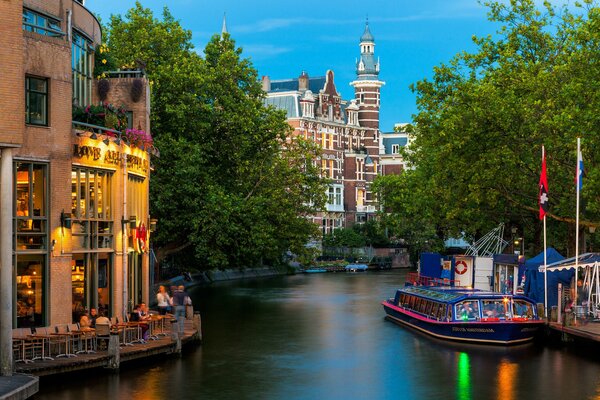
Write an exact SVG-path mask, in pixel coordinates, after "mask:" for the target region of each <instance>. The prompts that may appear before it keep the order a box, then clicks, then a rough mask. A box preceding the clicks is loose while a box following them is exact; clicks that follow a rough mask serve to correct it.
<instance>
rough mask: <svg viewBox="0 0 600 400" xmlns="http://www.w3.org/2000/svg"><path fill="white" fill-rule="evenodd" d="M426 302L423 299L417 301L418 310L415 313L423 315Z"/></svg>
mask: <svg viewBox="0 0 600 400" xmlns="http://www.w3.org/2000/svg"><path fill="white" fill-rule="evenodd" d="M426 305H427V304H426V301H425V299H419V303H418V305H417V307H418V309H417V311H419V312H420V313H423V312H424V311H425V306H426Z"/></svg>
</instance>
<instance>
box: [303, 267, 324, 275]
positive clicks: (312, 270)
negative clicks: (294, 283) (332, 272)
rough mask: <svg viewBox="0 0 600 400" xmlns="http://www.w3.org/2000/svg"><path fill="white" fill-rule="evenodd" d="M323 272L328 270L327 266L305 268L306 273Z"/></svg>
mask: <svg viewBox="0 0 600 400" xmlns="http://www.w3.org/2000/svg"><path fill="white" fill-rule="evenodd" d="M323 272H327V270H326V269H325V268H316V267H313V268H307V269H305V270H304V273H305V274H320V273H323Z"/></svg>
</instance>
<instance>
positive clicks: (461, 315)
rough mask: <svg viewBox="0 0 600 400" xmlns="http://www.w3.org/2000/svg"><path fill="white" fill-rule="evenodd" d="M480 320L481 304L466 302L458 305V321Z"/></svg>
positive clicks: (471, 301)
mask: <svg viewBox="0 0 600 400" xmlns="http://www.w3.org/2000/svg"><path fill="white" fill-rule="evenodd" d="M477 318H479V302H478V301H477V300H474V301H473V300H466V301H462V302H460V303H457V304H456V319H460V320H465V321H466V320H469V321H471V320H475V319H477Z"/></svg>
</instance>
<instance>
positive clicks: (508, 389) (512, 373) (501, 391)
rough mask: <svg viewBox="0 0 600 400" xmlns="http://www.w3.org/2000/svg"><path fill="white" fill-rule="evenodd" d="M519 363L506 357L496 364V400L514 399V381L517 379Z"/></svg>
mask: <svg viewBox="0 0 600 400" xmlns="http://www.w3.org/2000/svg"><path fill="white" fill-rule="evenodd" d="M518 372H519V365H518V364H516V363H512V362H510V361H509V360H507V359H506V358H503V359H502V360H500V364H499V365H498V382H497V386H498V395H497V396H496V398H497V399H498V400H515V399H516V397H515V388H516V385H515V382H516V381H517V379H518Z"/></svg>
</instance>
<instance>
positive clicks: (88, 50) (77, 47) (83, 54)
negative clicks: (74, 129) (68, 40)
mask: <svg viewBox="0 0 600 400" xmlns="http://www.w3.org/2000/svg"><path fill="white" fill-rule="evenodd" d="M71 53H72V54H71V69H72V70H73V101H74V102H75V103H76V104H77V105H79V106H86V105H90V104H91V103H92V67H93V65H92V56H93V51H92V43H91V42H90V41H89V40H87V39H86V38H85V37H83V35H81V34H79V33H78V32H77V31H73V44H72V47H71Z"/></svg>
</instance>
